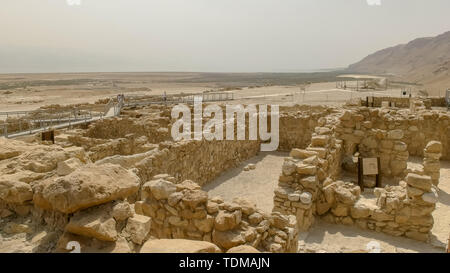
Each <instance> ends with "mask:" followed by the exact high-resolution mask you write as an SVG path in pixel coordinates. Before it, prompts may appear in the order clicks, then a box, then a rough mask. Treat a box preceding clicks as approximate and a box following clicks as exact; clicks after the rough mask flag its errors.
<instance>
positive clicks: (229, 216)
mask: <svg viewBox="0 0 450 273" xmlns="http://www.w3.org/2000/svg"><path fill="white" fill-rule="evenodd" d="M240 220H241V211H236V212H233V213H229V212H225V211H223V210H221V211H219V213H218V214H217V216H216V219H215V222H214V228H215V229H216V230H218V231H227V230H230V229H233V228H235V227H236V225H237V224H239V222H240ZM238 221H239V222H238Z"/></svg>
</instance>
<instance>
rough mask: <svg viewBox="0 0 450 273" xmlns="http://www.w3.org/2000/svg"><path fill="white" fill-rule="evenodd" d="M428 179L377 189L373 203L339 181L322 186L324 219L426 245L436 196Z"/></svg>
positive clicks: (410, 179)
mask: <svg viewBox="0 0 450 273" xmlns="http://www.w3.org/2000/svg"><path fill="white" fill-rule="evenodd" d="M431 185H432V183H431V178H430V177H428V176H420V175H416V174H408V176H407V177H406V182H405V181H402V182H400V185H399V186H386V187H385V188H376V189H375V191H374V193H375V196H376V201H375V200H373V199H367V198H361V196H360V195H361V193H360V188H359V187H358V186H356V185H354V184H352V183H344V182H342V181H337V182H333V183H331V184H328V185H326V186H325V185H324V188H323V194H324V197H325V200H326V201H327V202H328V204H330V205H331V209H330V210H329V212H328V213H327V214H326V215H325V216H324V217H323V218H324V219H325V220H326V221H329V222H332V223H336V224H346V225H352V224H356V225H357V226H358V227H360V228H362V229H369V230H375V231H378V232H384V233H387V234H390V235H394V236H406V237H409V238H412V239H416V240H420V241H427V240H428V239H429V233H430V231H431V229H432V227H433V223H434V221H433V217H432V215H431V214H432V212H433V210H434V209H435V203H436V202H437V193H436V191H435V190H434V189H433V188H432V186H431Z"/></svg>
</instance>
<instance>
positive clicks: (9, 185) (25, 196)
mask: <svg viewBox="0 0 450 273" xmlns="http://www.w3.org/2000/svg"><path fill="white" fill-rule="evenodd" d="M0 199H1V200H3V201H4V202H6V203H17V204H23V203H24V202H26V201H29V200H32V199H33V190H32V189H31V186H30V185H29V184H27V183H24V182H20V181H8V180H1V178H0Z"/></svg>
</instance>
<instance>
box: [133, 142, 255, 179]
mask: <svg viewBox="0 0 450 273" xmlns="http://www.w3.org/2000/svg"><path fill="white" fill-rule="evenodd" d="M259 150H260V142H259V141H246V140H243V141H227V140H222V141H206V140H202V141H195V140H190V141H180V142H175V143H174V142H163V143H160V144H159V148H158V149H157V150H155V151H154V153H153V154H151V155H150V156H147V157H146V158H145V159H143V160H141V161H140V162H138V163H136V165H135V167H136V168H137V169H138V170H139V172H138V174H139V176H140V177H141V179H142V180H143V181H147V180H148V179H150V178H152V177H153V176H155V175H157V174H162V173H167V174H170V175H171V176H173V177H175V179H176V180H177V181H183V180H186V179H190V180H193V181H195V182H196V183H198V184H199V185H203V184H205V183H207V182H209V181H211V180H213V179H214V178H216V177H217V176H218V175H219V174H221V173H222V172H223V171H225V170H227V169H229V168H232V167H236V166H237V165H238V164H239V163H241V162H242V161H244V160H247V159H249V158H251V157H253V156H255V155H256V154H257V153H258V152H259Z"/></svg>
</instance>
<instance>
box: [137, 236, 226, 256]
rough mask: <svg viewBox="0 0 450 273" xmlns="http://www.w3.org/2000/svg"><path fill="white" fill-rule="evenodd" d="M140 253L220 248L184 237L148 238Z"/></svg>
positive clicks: (215, 249) (202, 250)
mask: <svg viewBox="0 0 450 273" xmlns="http://www.w3.org/2000/svg"><path fill="white" fill-rule="evenodd" d="M139 252H140V253H220V252H221V251H220V249H219V248H218V247H217V246H216V245H214V244H213V243H210V242H205V241H193V240H186V239H159V240H149V241H147V242H146V243H145V244H144V245H143V246H142V247H141V249H140V251H139Z"/></svg>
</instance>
